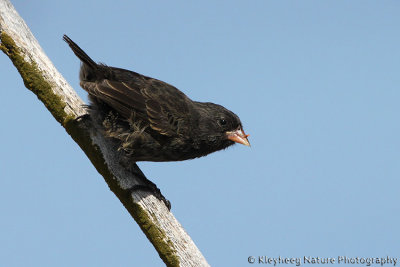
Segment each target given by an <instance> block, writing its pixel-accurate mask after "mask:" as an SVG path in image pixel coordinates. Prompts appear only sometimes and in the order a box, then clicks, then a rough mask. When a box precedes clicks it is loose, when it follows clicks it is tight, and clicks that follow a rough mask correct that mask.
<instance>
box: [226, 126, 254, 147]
mask: <svg viewBox="0 0 400 267" xmlns="http://www.w3.org/2000/svg"><path fill="white" fill-rule="evenodd" d="M226 137H227V138H228V139H229V140H231V141H233V142H236V143H239V144H242V145H245V146H250V143H249V140H247V137H249V135H248V134H245V133H244V131H243V130H242V128H239V129H237V130H236V131H231V132H226Z"/></svg>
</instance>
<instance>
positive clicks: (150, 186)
mask: <svg viewBox="0 0 400 267" xmlns="http://www.w3.org/2000/svg"><path fill="white" fill-rule="evenodd" d="M146 180H147V181H146V184H137V185H134V186H132V187H131V188H130V191H131V193H132V192H135V191H138V190H142V191H147V192H150V193H152V194H153V195H154V196H155V197H156V198H157V199H158V200H160V201H162V202H164V204H165V206H166V207H167V208H168V210H171V202H170V201H169V200H168V199H166V198H165V197H164V196H163V194H161V191H160V189H159V188H158V187H157V185H156V184H155V183H153V182H152V181H150V180H148V179H146Z"/></svg>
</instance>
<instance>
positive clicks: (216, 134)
mask: <svg viewBox="0 0 400 267" xmlns="http://www.w3.org/2000/svg"><path fill="white" fill-rule="evenodd" d="M201 104H202V105H201V106H202V107H201V110H202V112H203V113H204V114H203V115H202V116H201V118H202V119H201V121H200V122H199V126H200V129H201V132H202V133H206V134H207V139H208V140H209V141H211V142H216V143H218V145H221V146H223V147H228V146H229V145H232V144H234V142H236V143H239V144H242V145H246V146H250V143H249V140H248V139H247V137H248V136H249V135H248V134H245V133H244V131H243V127H242V123H241V122H240V119H239V117H238V116H237V115H236V114H235V113H233V112H232V111H230V110H228V109H226V108H224V107H223V106H220V105H217V104H214V103H201ZM203 138H204V137H203Z"/></svg>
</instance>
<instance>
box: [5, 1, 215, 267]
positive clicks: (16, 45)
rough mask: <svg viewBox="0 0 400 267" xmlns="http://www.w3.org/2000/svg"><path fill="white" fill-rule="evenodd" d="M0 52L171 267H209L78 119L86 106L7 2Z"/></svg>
mask: <svg viewBox="0 0 400 267" xmlns="http://www.w3.org/2000/svg"><path fill="white" fill-rule="evenodd" d="M0 41H1V43H0V49H1V50H2V51H3V52H4V53H5V54H6V55H7V56H8V57H9V58H10V59H11V61H12V63H13V64H14V66H15V67H16V68H17V70H18V71H19V73H20V75H21V77H22V79H23V81H24V84H25V86H26V87H27V88H28V89H29V90H30V91H32V92H33V93H34V94H35V95H36V96H37V97H38V98H39V100H40V101H41V102H42V103H43V104H44V105H45V106H46V107H47V109H48V110H49V111H50V113H51V114H52V115H53V117H54V118H55V119H56V120H57V121H58V122H59V123H60V124H61V125H62V126H63V127H64V128H65V130H66V131H67V133H68V134H69V135H70V136H71V137H72V139H74V141H75V142H76V143H77V144H78V145H79V146H80V147H81V149H82V150H83V151H84V152H85V154H86V155H87V157H88V158H89V159H90V161H91V162H92V164H93V165H94V166H95V168H96V169H97V171H98V172H99V173H100V174H101V175H102V176H103V177H104V180H105V181H106V182H107V184H108V186H109V187H110V189H111V191H112V192H113V193H114V194H115V195H116V196H117V197H118V199H119V200H120V201H121V203H122V204H123V205H124V206H125V208H126V209H127V210H128V212H129V213H130V214H131V216H132V217H133V218H134V219H135V221H136V222H137V223H138V225H139V226H140V228H141V229H142V231H143V232H144V234H145V235H146V236H147V238H148V239H149V241H150V242H151V243H152V244H153V246H154V247H155V249H156V250H157V252H158V253H159V255H160V257H161V258H162V260H163V261H164V262H165V264H166V265H167V266H209V265H208V263H207V261H206V260H205V258H204V257H203V255H202V254H201V252H200V251H199V250H198V248H197V247H196V245H195V244H194V242H193V241H192V240H191V238H190V236H189V235H188V234H187V233H186V231H185V230H184V229H183V228H182V226H181V225H180V223H179V222H178V221H177V220H176V219H175V217H174V216H173V215H172V213H171V212H169V211H168V209H167V207H166V206H165V205H164V203H163V202H161V201H159V200H158V199H157V198H155V197H154V196H153V195H150V194H149V193H146V192H143V191H135V192H133V193H132V191H131V190H130V188H132V186H133V185H136V184H139V182H140V178H138V177H140V175H143V173H142V172H141V170H140V169H139V167H137V165H135V168H134V170H133V171H132V172H128V171H127V170H126V169H124V168H123V167H122V166H120V163H119V159H118V154H117V152H116V151H115V150H113V146H112V145H111V143H110V142H109V141H108V140H107V139H106V138H104V136H102V135H101V133H99V132H95V131H94V128H92V127H90V125H88V124H86V123H84V122H79V121H77V120H76V118H77V117H78V116H81V115H84V114H85V110H84V109H83V108H82V105H83V104H84V103H83V101H82V100H81V99H80V98H79V97H78V96H77V94H76V93H75V91H74V90H73V89H72V87H71V86H70V85H69V84H68V83H67V82H66V81H65V79H64V78H63V77H62V75H61V74H60V73H59V72H58V71H57V70H56V68H55V67H54V65H53V64H52V62H51V61H50V60H49V59H48V57H47V56H46V55H45V53H44V52H43V50H42V48H41V47H40V45H39V43H38V42H37V40H36V39H35V37H34V36H33V35H32V33H31V32H30V30H29V28H28V27H27V25H26V24H25V22H24V21H23V19H22V18H21V17H20V16H19V15H18V13H17V12H16V10H15V9H14V7H13V6H12V4H11V3H10V1H9V0H0Z"/></svg>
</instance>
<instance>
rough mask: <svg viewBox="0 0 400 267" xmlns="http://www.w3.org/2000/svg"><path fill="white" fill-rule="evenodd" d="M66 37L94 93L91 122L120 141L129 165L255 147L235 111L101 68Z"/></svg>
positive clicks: (130, 74)
mask: <svg viewBox="0 0 400 267" xmlns="http://www.w3.org/2000/svg"><path fill="white" fill-rule="evenodd" d="M63 39H64V41H65V42H67V43H68V45H69V46H70V48H71V49H72V51H73V52H74V53H75V55H76V56H77V57H78V58H79V59H80V60H81V62H82V64H81V69H80V74H79V78H80V85H81V87H82V88H83V89H84V90H85V91H87V92H88V93H89V99H90V101H91V105H90V109H89V114H90V116H91V118H92V119H94V120H97V121H98V122H99V123H100V125H101V127H102V130H103V131H104V133H105V135H106V136H107V137H110V138H113V139H114V140H115V141H117V142H118V149H119V150H121V151H124V157H125V161H130V162H137V161H180V160H187V159H193V158H197V157H202V156H205V155H207V154H210V153H212V152H215V151H218V150H221V149H224V148H227V147H229V146H231V145H233V144H234V143H235V142H237V143H240V144H243V145H246V146H250V143H249V141H248V140H247V137H248V135H246V134H245V133H244V131H243V127H242V123H241V122H240V119H239V117H238V116H237V115H235V114H234V113H233V112H232V111H230V110H228V109H226V108H224V107H222V106H220V105H217V104H213V103H209V102H205V103H203V102H197V101H192V100H191V99H189V98H188V97H187V96H186V95H185V94H184V93H182V92H181V91H179V90H178V89H177V88H175V87H174V86H172V85H170V84H168V83H165V82H162V81H160V80H157V79H154V78H150V77H147V76H144V75H141V74H139V73H136V72H133V71H129V70H125V69H120V68H114V67H109V66H106V65H104V64H97V63H96V62H94V61H93V60H92V59H91V58H90V57H89V56H88V55H87V54H86V53H85V52H84V51H83V50H82V49H81V48H80V47H79V46H78V45H77V44H76V43H74V42H73V41H72V40H71V39H70V38H69V37H68V36H66V35H64V37H63Z"/></svg>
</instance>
